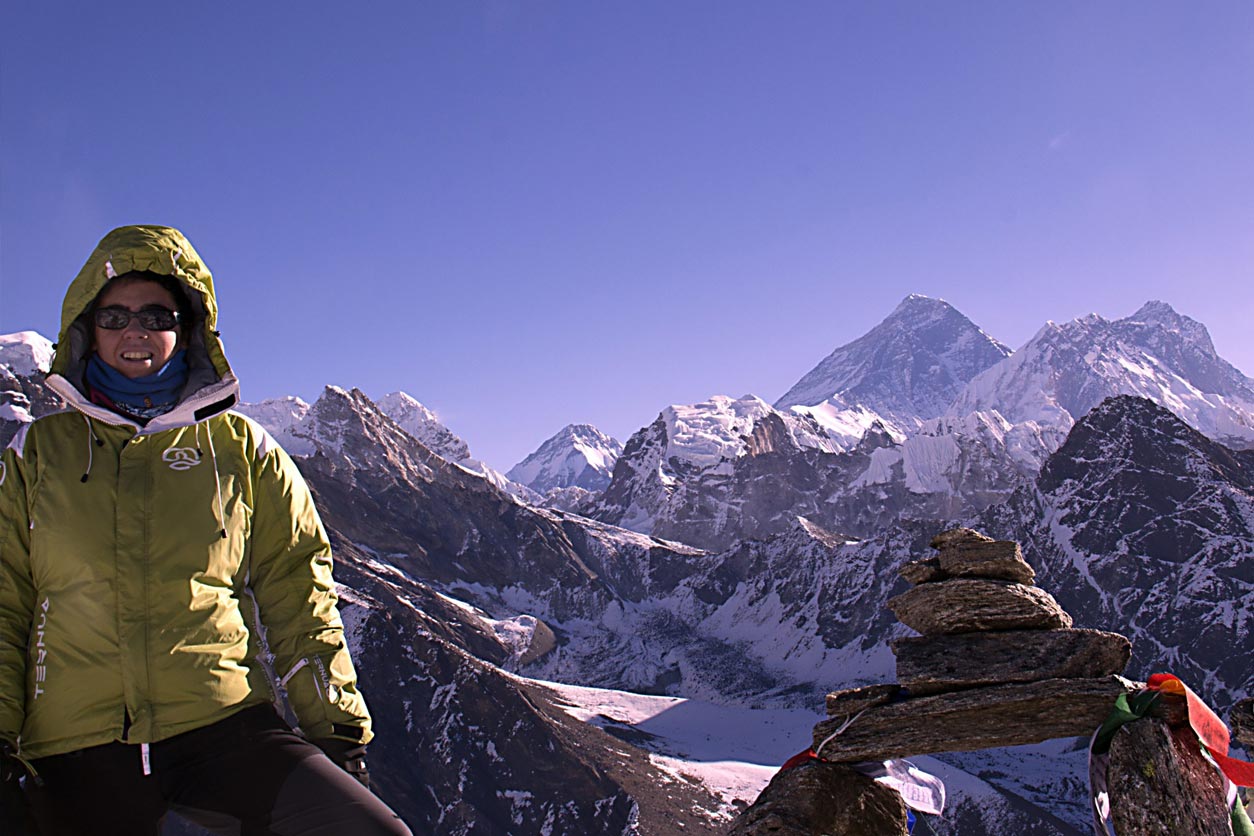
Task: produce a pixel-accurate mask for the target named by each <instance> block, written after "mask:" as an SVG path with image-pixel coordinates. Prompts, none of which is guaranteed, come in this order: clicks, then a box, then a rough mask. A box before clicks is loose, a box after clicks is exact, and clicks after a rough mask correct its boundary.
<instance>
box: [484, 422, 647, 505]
mask: <svg viewBox="0 0 1254 836" xmlns="http://www.w3.org/2000/svg"><path fill="white" fill-rule="evenodd" d="M622 453H623V445H622V443H620V442H619V441H618V440H617V439H615V438H611V437H610V436H608V435H606V434H605V433H603V432H601V431H600V430H598V429H597V428H596V427H594V426H592V425H591V424H568V425H567V426H565V427H563V428H562V429H561V430H560V431H558V433H557V434H556V435H554V436H553V437H552V438H550V439H548V440H547V441H545V442H544V443H543V444H541V445H540V446H539V448H537V449H536V451H535V452H534V453H532V454H531V455H529V456H527V457H526V458H525V459H523V460H522V461H521V462H519V463H518V464H516V465H514V466H513V467H512V468H510V470H509V472H508V473H506V476H508V477H509V478H510V479H513V480H514V481H515V482H519V483H521V484H524V485H526V486H527V487H529V488H531V489H532V490H534V491H537V492H539V493H546V492H548V491H550V490H552V489H554V488H569V487H578V488H583V489H585V490H589V491H599V490H602V489H604V488H605V486H606V485H608V484H609V483H610V474H611V473H613V471H614V463H615V462H617V461H618V457H619V456H621V455H622Z"/></svg>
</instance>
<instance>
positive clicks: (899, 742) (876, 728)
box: [814, 676, 1140, 763]
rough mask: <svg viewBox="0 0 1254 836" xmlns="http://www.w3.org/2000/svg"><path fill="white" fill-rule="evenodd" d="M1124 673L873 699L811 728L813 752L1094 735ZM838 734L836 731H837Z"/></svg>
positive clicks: (911, 751) (914, 749)
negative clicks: (890, 699)
mask: <svg viewBox="0 0 1254 836" xmlns="http://www.w3.org/2000/svg"><path fill="white" fill-rule="evenodd" d="M1138 687H1140V686H1139V684H1138V683H1133V682H1129V681H1128V680H1126V679H1124V678H1123V677H1120V676H1107V677H1103V678H1101V679H1049V680H1045V681H1043V682H1031V683H1014V684H1010V685H994V686H991V687H987V688H972V689H969V690H966V691H956V692H952V693H945V694H934V695H931V696H926V697H914V698H911V699H907V700H902V701H899V702H894V703H888V704H885V705H877V706H872V707H870V708H867V709H865V710H864V711H862V712H861V713H860V714H858V715H856V716H855V717H854V719H853V721H852V722H850V723H849V724H848V726H847V727H845V728H844V730H843V731H840V733H839V734H835V733H836V732H837V730H838V729H840V728H841V727H842V725H844V724H845V722H846V719H845V718H840V717H837V718H833V719H830V720H825V721H823V722H820V723H819V724H818V725H816V726H815V727H814V751H815V752H817V753H818V754H819V756H820V757H822V758H824V759H826V760H829V761H836V762H841V763H856V762H859V761H878V760H887V759H889V758H905V757H910V756H912V755H928V754H934V753H936V752H958V751H974V750H976V749H991V748H995V747H999V746H1018V745H1020V744H1023V743H1040V742H1041V741H1043V740H1049V739H1051V738H1055V737H1076V736H1079V735H1088V734H1092V732H1093V730H1094V729H1096V728H1097V727H1098V726H1100V725H1101V724H1102V722H1103V721H1104V720H1105V719H1106V717H1107V715H1109V714H1110V710H1111V708H1112V707H1113V705H1114V702H1115V698H1116V697H1117V696H1119V694H1121V693H1125V692H1130V691H1133V690H1135V689H1136V688H1138ZM833 735H834V736H833Z"/></svg>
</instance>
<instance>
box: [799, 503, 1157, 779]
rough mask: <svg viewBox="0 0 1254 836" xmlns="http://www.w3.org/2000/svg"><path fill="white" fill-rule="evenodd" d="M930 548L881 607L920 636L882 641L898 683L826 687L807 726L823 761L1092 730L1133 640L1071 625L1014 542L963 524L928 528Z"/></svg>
mask: <svg viewBox="0 0 1254 836" xmlns="http://www.w3.org/2000/svg"><path fill="white" fill-rule="evenodd" d="M932 547H933V548H934V549H937V550H938V551H939V554H938V555H936V556H935V557H931V558H928V559H926V560H915V561H911V562H910V563H907V564H905V565H904V566H903V567H902V568H901V570H900V572H901V575H902V577H904V578H905V579H906V580H908V581H910V582H911V583H912V584H914V586H913V587H912V588H911V589H909V590H907V591H906V592H904V593H902V594H901V595H898V596H897V597H895V598H892V599H891V600H889V602H888V608H889V609H890V610H892V612H893V614H894V615H896V616H897V619H898V620H899V621H900V622H901V623H903V624H905V625H906V626H907V627H910V628H912V629H914V630H916V631H917V632H919V633H921V634H922V635H921V636H918V637H911V638H901V639H897V640H895V641H893V642H892V644H891V646H892V650H893V653H894V654H895V655H896V657H897V682H896V683H894V684H887V685H871V686H868V687H865V688H854V689H852V690H847V691H837V692H836V693H833V694H829V695H828V697H827V713H828V716H829V718H830V719H828V720H826V721H824V722H822V723H819V724H818V725H817V726H816V727H815V729H814V751H815V752H817V753H818V755H819V757H821V758H823V759H824V760H829V761H837V762H845V763H851V762H857V761H869V760H884V759H887V758H898V757H907V756H910V755H926V754H932V753H936V752H953V751H969V750H974V749H988V748H992V747H997V746H1016V745H1019V744H1023V743H1039V742H1041V741H1043V740H1049V739H1050V738H1055V737H1075V736H1079V735H1087V734H1091V733H1092V732H1093V729H1095V728H1097V726H1099V725H1100V724H1101V722H1102V721H1103V720H1104V719H1105V718H1106V715H1107V714H1109V713H1110V709H1111V706H1112V705H1113V704H1114V701H1115V698H1116V697H1117V696H1118V695H1119V694H1121V693H1124V692H1125V691H1130V690H1133V689H1134V688H1135V687H1136V686H1135V685H1134V684H1133V683H1131V682H1129V681H1127V680H1125V679H1123V678H1122V677H1120V676H1119V675H1118V674H1120V673H1122V672H1123V669H1124V667H1125V666H1126V665H1127V664H1128V659H1129V658H1130V657H1131V654H1132V646H1131V644H1130V643H1129V642H1128V640H1127V639H1126V638H1124V637H1123V636H1120V635H1118V634H1117V633H1106V632H1103V631H1101V630H1080V629H1074V628H1072V626H1071V624H1072V621H1071V616H1070V615H1068V614H1067V613H1066V612H1065V611H1064V610H1063V609H1062V607H1061V606H1059V605H1058V602H1057V601H1055V600H1054V597H1053V596H1052V595H1050V594H1049V593H1048V592H1046V591H1045V590H1043V589H1041V588H1040V587H1038V586H1036V584H1035V579H1036V573H1035V572H1034V571H1033V569H1032V567H1031V566H1029V565H1028V564H1027V562H1026V561H1025V560H1024V559H1023V554H1022V552H1021V551H1020V548H1019V544H1018V543H1015V542H1013V541H1007V540H993V539H991V538H989V537H986V536H984V535H983V534H980V533H979V532H976V531H972V530H971V529H968V528H959V529H954V530H952V531H946V532H943V533H941V534H938V535H937V536H936V537H934V538H933V539H932Z"/></svg>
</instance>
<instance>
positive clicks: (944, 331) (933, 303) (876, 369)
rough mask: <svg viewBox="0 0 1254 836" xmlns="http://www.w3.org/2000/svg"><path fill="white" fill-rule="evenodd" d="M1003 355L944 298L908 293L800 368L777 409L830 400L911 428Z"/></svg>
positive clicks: (996, 344) (936, 412) (937, 412)
mask: <svg viewBox="0 0 1254 836" xmlns="http://www.w3.org/2000/svg"><path fill="white" fill-rule="evenodd" d="M1009 354H1010V349H1008V348H1007V347H1006V346H1004V345H1002V344H1001V343H999V342H998V341H997V340H995V339H993V338H992V337H990V336H989V335H988V334H986V333H984V332H983V331H982V330H980V328H979V327H977V326H976V325H975V323H973V322H971V320H969V319H967V318H966V317H965V316H963V315H962V314H961V313H960V312H959V311H958V310H957V309H955V308H954V307H953V306H952V305H950V304H949V303H948V302H945V301H944V300H941V299H932V298H929V297H927V296H921V295H919V294H911V295H910V296H907V297H906V298H905V299H903V300H902V301H901V303H900V304H898V305H897V307H896V308H895V309H894V310H893V312H892V313H890V314H889V315H888V316H887V317H886V318H885V319H884V320H883V321H882V322H881V323H880V324H878V325H876V326H875V327H874V328H872V329H871V330H870V331H868V332H867V333H866V334H864V335H862V336H861V337H859V338H858V339H856V340H854V341H853V342H851V343H848V344H846V345H843V346H841V347H840V348H837V349H836V350H835V351H833V352H832V353H831V354H829V355H828V356H827V357H826V358H825V359H824V360H823V361H822V362H821V363H819V364H818V365H817V366H815V367H814V368H813V369H811V370H810V371H809V372H808V373H806V375H805V376H804V377H802V378H801V380H799V381H798V382H797V383H796V384H795V385H794V386H793V387H792V388H791V389H789V390H788V392H786V393H785V394H784V396H783V397H782V398H780V399H779V400H778V401H777V402H776V403H775V408H776V409H787V408H789V407H793V406H817V405H819V404H823V403H824V402H826V401H829V400H834V401H835V403H836V408H837V409H841V410H843V409H850V408H855V407H862V408H864V409H865V410H871V411H873V412H875V413H878V414H879V415H880V416H882V417H883V418H885V419H887V421H888V422H889V423H891V424H893V425H894V426H896V427H898V428H900V429H903V430H909V429H913V428H914V427H915V426H917V425H918V424H919V423H920V422H921V421H923V420H926V419H928V418H934V417H937V416H939V415H941V414H942V413H943V412H944V411H945V408H946V407H947V406H949V404H950V402H951V401H952V400H953V398H954V396H955V395H956V394H957V393H958V392H959V390H960V389H961V388H962V386H963V385H965V384H966V383H967V381H969V380H970V379H971V378H973V377H974V376H975V375H977V374H979V373H980V372H982V371H984V370H985V369H987V368H988V367H990V366H992V365H993V364H994V363H997V362H998V361H1000V360H1002V359H1003V358H1004V357H1006V356H1007V355H1009Z"/></svg>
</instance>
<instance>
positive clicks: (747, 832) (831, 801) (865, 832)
mask: <svg viewBox="0 0 1254 836" xmlns="http://www.w3.org/2000/svg"><path fill="white" fill-rule="evenodd" d="M907 832H908V831H907V830H906V805H905V804H904V803H903V802H902V800H901V796H900V795H898V794H897V793H896V792H895V791H894V790H891V789H889V788H888V787H885V786H883V785H881V784H879V783H876V782H875V781H874V780H872V779H871V778H868V777H866V776H865V775H862V774H860V773H858V772H855V771H854V770H853V769H850V768H849V767H847V766H840V765H837V764H830V763H820V762H818V761H811V762H809V763H805V764H802V765H801V766H797V767H793V768H792V769H786V770H783V771H781V772H778V773H776V775H775V777H774V778H772V779H771V783H770V784H769V785H767V787H766V789H764V790H762V794H761V795H759V796H758V800H757V801H755V802H754V803H753V805H752V806H751V807H749V809H748V810H746V811H745V812H744V813H742V814H741V816H740V817H739V818H738V819H736V821H735V823H734V824H733V825H732V827H731V829H730V830H728V831H727V836H814V834H816V833H823V834H832V836H899V834H900V836H905V834H906V833H907Z"/></svg>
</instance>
